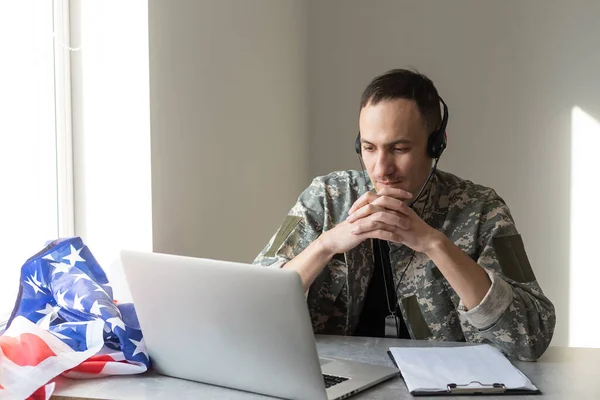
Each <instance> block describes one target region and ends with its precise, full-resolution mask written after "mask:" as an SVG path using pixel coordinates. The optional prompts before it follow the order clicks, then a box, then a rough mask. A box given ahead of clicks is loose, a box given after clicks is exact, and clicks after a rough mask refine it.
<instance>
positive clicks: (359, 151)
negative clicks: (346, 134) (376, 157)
mask: <svg viewBox="0 0 600 400" xmlns="http://www.w3.org/2000/svg"><path fill="white" fill-rule="evenodd" d="M354 150H355V151H356V154H361V149H360V133H359V134H358V135H356V141H355V142H354Z"/></svg>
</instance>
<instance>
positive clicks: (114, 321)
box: [106, 317, 125, 333]
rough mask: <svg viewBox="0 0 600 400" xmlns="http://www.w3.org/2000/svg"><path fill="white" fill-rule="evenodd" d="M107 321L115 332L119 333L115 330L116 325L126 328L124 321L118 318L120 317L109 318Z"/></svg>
mask: <svg viewBox="0 0 600 400" xmlns="http://www.w3.org/2000/svg"><path fill="white" fill-rule="evenodd" d="M106 322H107V323H109V324H110V325H111V328H110V329H111V330H112V331H113V332H115V333H117V332H116V331H115V328H116V327H119V328H121V329H123V330H125V324H124V323H123V320H122V319H121V318H118V317H113V318H108V319H107V320H106Z"/></svg>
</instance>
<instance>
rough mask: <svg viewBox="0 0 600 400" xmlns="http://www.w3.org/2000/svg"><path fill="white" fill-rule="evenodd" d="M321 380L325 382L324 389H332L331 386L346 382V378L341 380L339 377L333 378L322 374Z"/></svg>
mask: <svg viewBox="0 0 600 400" xmlns="http://www.w3.org/2000/svg"><path fill="white" fill-rule="evenodd" d="M323 379H324V380H325V389H327V388H330V387H332V386H333V385H337V384H338V383H342V382H344V381H347V380H348V378H343V377H341V376H333V375H326V374H323Z"/></svg>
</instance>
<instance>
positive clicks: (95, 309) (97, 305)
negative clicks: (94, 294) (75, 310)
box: [90, 300, 106, 316]
mask: <svg viewBox="0 0 600 400" xmlns="http://www.w3.org/2000/svg"><path fill="white" fill-rule="evenodd" d="M101 308H106V306H103V305H102V304H100V303H98V300H96V301H95V302H94V304H92V308H90V312H91V313H92V314H94V315H99V316H102V313H101V312H100V309H101Z"/></svg>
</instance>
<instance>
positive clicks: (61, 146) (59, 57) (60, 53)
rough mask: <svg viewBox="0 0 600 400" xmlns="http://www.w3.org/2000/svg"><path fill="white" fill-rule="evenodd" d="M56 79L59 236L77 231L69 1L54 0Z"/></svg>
mask: <svg viewBox="0 0 600 400" xmlns="http://www.w3.org/2000/svg"><path fill="white" fill-rule="evenodd" d="M53 6H54V7H53V8H54V81H55V92H54V95H55V113H56V174H57V185H58V188H57V192H58V210H57V211H58V235H59V236H60V237H67V236H73V235H74V234H75V218H74V216H75V207H74V202H73V134H72V119H71V114H72V113H71V52H72V51H77V49H73V48H72V47H71V46H70V43H71V36H70V20H69V9H70V4H69V0H54V2H53Z"/></svg>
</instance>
